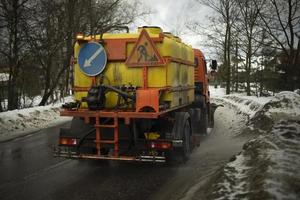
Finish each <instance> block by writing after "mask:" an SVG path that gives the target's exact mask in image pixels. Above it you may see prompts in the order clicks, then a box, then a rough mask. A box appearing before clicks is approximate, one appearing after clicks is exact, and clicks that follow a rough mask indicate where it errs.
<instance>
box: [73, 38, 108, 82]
mask: <svg viewBox="0 0 300 200" xmlns="http://www.w3.org/2000/svg"><path fill="white" fill-rule="evenodd" d="M106 62H107V55H106V52H105V50H104V48H103V46H102V45H101V44H99V43H96V42H89V43H86V44H83V45H82V47H81V48H80V50H79V54H78V63H79V67H80V69H81V71H82V72H83V73H84V74H86V75H88V76H96V75H98V74H100V73H101V72H102V71H103V70H104V69H105V66H106Z"/></svg>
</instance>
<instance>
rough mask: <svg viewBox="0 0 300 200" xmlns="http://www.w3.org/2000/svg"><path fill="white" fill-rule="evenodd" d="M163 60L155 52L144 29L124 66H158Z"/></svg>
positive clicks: (163, 62) (152, 43)
mask: <svg viewBox="0 0 300 200" xmlns="http://www.w3.org/2000/svg"><path fill="white" fill-rule="evenodd" d="M164 64H165V60H164V59H163V58H162V57H161V55H160V54H159V52H158V51H157V49H156V47H155V44H154V42H153V41H152V40H151V38H150V36H149V34H148V33H147V31H146V30H145V29H143V30H142V32H141V34H140V37H139V38H138V40H137V42H136V43H135V46H134V48H133V50H132V52H131V53H130V56H129V57H128V59H127V60H126V65H128V66H131V67H143V66H160V65H164Z"/></svg>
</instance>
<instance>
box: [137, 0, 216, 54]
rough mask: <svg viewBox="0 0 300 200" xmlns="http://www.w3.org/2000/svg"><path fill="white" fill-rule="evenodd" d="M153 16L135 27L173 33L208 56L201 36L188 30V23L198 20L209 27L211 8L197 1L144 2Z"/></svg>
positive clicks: (153, 0)
mask: <svg viewBox="0 0 300 200" xmlns="http://www.w3.org/2000/svg"><path fill="white" fill-rule="evenodd" d="M142 1H143V2H144V4H145V5H146V6H148V7H149V8H150V9H151V10H152V12H153V14H151V15H150V16H148V17H145V18H144V19H143V20H138V21H137V22H136V24H135V26H144V25H147V26H159V27H161V28H162V29H163V31H167V32H172V33H173V34H174V35H178V36H179V37H180V38H181V39H182V40H183V41H184V42H185V43H188V44H190V45H192V46H193V47H196V48H200V49H201V50H202V51H203V52H204V53H206V55H207V56H209V55H208V54H209V52H208V50H207V49H205V46H204V45H202V40H203V38H201V37H200V36H199V35H196V34H194V33H192V32H191V31H189V30H188V29H186V25H187V23H189V22H190V21H192V20H197V21H198V22H200V23H202V24H203V25H207V24H208V21H207V15H209V12H211V11H210V10H209V8H207V7H205V6H202V5H200V4H199V3H197V2H195V0H142Z"/></svg>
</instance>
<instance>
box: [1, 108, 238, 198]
mask: <svg viewBox="0 0 300 200" xmlns="http://www.w3.org/2000/svg"><path fill="white" fill-rule="evenodd" d="M222 109H225V108H222ZM222 109H220V111H219V112H220V113H221V112H222ZM225 111H226V110H225ZM226 112H228V111H226ZM216 114H217V113H216ZM217 115H218V114H217ZM218 116H219V117H218ZM218 116H217V117H216V123H215V129H214V130H213V131H212V132H211V134H210V135H208V136H207V137H205V138H203V141H202V144H201V146H200V147H199V148H197V149H195V150H194V152H193V154H192V156H191V159H190V160H189V161H188V162H187V163H186V164H181V165H177V166H169V165H165V164H147V163H146V164H145V163H132V162H116V161H90V160H66V159H62V158H54V157H53V156H52V146H53V145H55V144H56V143H57V138H58V131H59V128H60V127H64V126H68V124H65V125H63V126H58V127H53V128H49V129H44V130H42V131H40V132H39V133H35V134H32V135H29V136H26V137H23V138H18V139H16V140H13V141H9V142H5V143H0V199H1V200H6V199H11V200H16V199H30V200H35V199H43V200H44V199H45V200H46V199H49V200H50V199H72V200H73V199H74V200H76V199H101V200H102V199H124V200H126V199H168V200H170V199H191V198H192V197H193V198H195V195H199V196H198V198H197V199H201V185H202V184H203V181H204V180H206V179H207V178H208V177H209V175H211V174H212V173H213V172H214V171H215V170H217V169H218V168H219V167H220V166H222V165H223V164H224V163H226V162H227V161H228V159H229V158H230V157H231V156H232V155H233V154H235V153H237V152H238V151H240V149H241V146H242V144H243V142H244V139H232V138H231V137H229V136H230V135H229V134H228V133H226V131H227V132H230V129H231V128H232V124H230V123H228V122H227V121H226V120H225V121H224V120H221V119H222V116H221V114H220V115H218ZM231 123H236V122H231ZM233 140H234V141H233Z"/></svg>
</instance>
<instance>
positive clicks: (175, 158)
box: [169, 115, 193, 164]
mask: <svg viewBox="0 0 300 200" xmlns="http://www.w3.org/2000/svg"><path fill="white" fill-rule="evenodd" d="M183 116H184V117H183V118H181V121H180V122H178V121H177V122H175V123H178V124H175V125H174V126H175V127H176V132H177V134H180V135H181V138H180V139H181V140H182V146H181V147H174V149H173V151H172V152H171V153H170V156H169V161H171V163H174V164H179V163H184V162H186V161H187V160H188V159H189V157H190V154H191V151H192V147H193V146H192V145H193V144H192V140H191V133H192V129H191V124H190V120H189V117H187V116H189V115H183Z"/></svg>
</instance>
